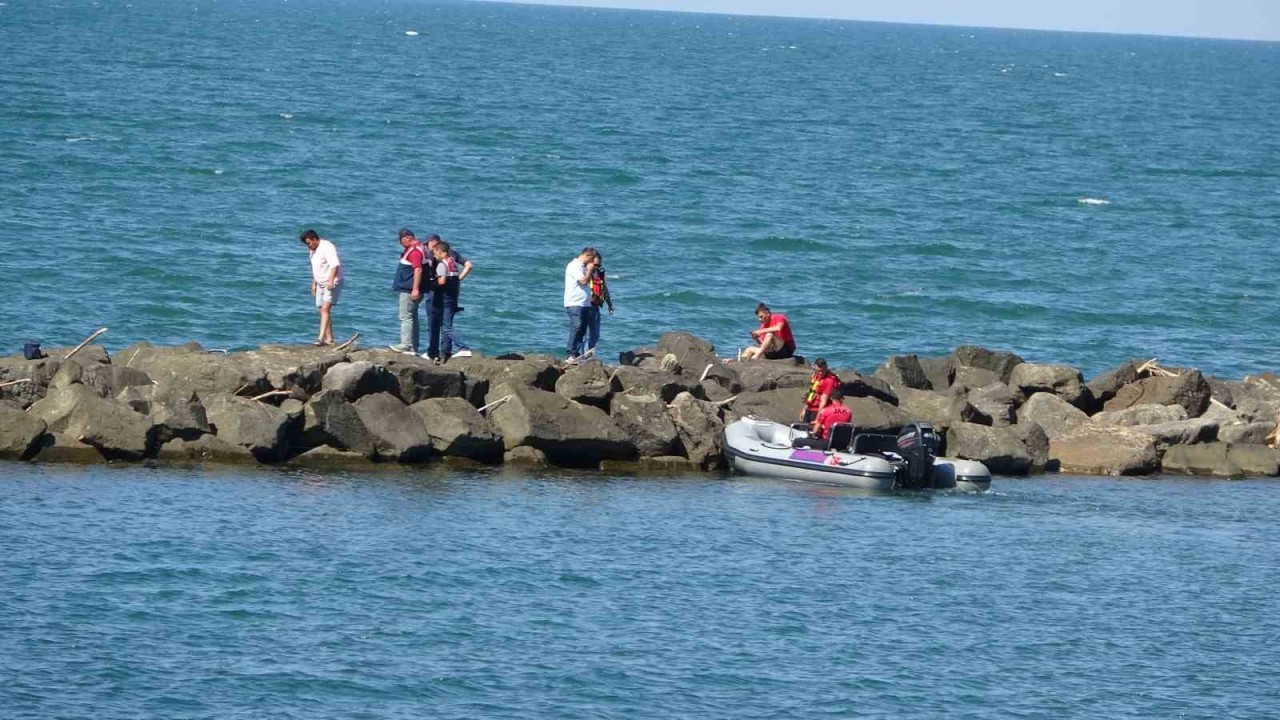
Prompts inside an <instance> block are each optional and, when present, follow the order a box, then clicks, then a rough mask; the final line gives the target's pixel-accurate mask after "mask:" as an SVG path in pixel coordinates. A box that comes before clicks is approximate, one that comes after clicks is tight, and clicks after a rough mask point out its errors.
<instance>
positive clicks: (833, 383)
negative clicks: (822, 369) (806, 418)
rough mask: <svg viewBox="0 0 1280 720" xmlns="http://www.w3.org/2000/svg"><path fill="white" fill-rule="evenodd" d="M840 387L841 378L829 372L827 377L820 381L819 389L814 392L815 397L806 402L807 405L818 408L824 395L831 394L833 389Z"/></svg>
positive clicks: (812, 408) (811, 408) (813, 408)
mask: <svg viewBox="0 0 1280 720" xmlns="http://www.w3.org/2000/svg"><path fill="white" fill-rule="evenodd" d="M838 387H840V378H837V377H836V376H835V375H833V374H831V373H827V376H826V377H824V378H822V379H821V380H819V381H818V390H817V392H815V393H814V394H813V399H812V400H810V401H809V402H808V403H806V404H805V407H807V408H809V409H810V410H817V409H818V404H819V403H821V402H822V396H823V395H827V396H830V395H831V391H832V390H835V389H836V388H838Z"/></svg>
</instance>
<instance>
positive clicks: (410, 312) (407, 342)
mask: <svg viewBox="0 0 1280 720" xmlns="http://www.w3.org/2000/svg"><path fill="white" fill-rule="evenodd" d="M421 304H422V295H418V299H417V300H414V299H413V298H412V297H411V296H410V294H409V293H407V292H402V293H400V347H402V348H409V349H410V350H412V351H414V352H418V341H419V339H420V338H421V337H422V336H421V333H420V332H419V329H418V306H419V305H421Z"/></svg>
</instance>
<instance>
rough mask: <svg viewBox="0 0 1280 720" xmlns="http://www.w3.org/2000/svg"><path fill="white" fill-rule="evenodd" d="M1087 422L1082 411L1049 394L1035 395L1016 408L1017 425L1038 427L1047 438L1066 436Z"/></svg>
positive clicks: (1087, 417)
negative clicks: (1027, 424) (1031, 424)
mask: <svg viewBox="0 0 1280 720" xmlns="http://www.w3.org/2000/svg"><path fill="white" fill-rule="evenodd" d="M1019 367H1021V366H1019ZM1087 422H1089V416H1088V415H1085V414H1084V411H1083V410H1081V409H1080V408H1078V407H1076V406H1074V405H1072V404H1071V403H1069V402H1067V401H1066V400H1064V399H1062V398H1061V397H1059V396H1057V395H1055V394H1053V393H1051V392H1038V393H1035V394H1034V395H1032V396H1031V397H1029V398H1027V401H1026V402H1025V403H1023V404H1022V407H1020V408H1018V424H1019V425H1023V424H1026V423H1033V424H1035V425H1038V426H1039V427H1040V429H1041V430H1042V431H1043V432H1044V434H1045V437H1048V438H1055V437H1061V436H1063V435H1066V434H1067V433H1069V432H1071V431H1072V430H1074V429H1076V428H1077V427H1080V426H1081V425H1083V424H1085V423H1087Z"/></svg>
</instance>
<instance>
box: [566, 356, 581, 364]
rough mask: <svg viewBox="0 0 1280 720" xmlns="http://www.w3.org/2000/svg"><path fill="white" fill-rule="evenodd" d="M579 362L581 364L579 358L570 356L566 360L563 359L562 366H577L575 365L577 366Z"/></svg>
mask: <svg viewBox="0 0 1280 720" xmlns="http://www.w3.org/2000/svg"><path fill="white" fill-rule="evenodd" d="M580 362H582V359H581V358H577V357H574V356H572V355H570V356H569V357H567V358H565V359H564V364H565V365H577V364H578V363H580Z"/></svg>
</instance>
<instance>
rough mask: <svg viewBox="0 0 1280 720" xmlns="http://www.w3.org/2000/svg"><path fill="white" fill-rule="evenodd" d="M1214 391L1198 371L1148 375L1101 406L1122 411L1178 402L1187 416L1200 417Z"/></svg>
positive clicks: (1122, 389)
mask: <svg viewBox="0 0 1280 720" xmlns="http://www.w3.org/2000/svg"><path fill="white" fill-rule="evenodd" d="M1212 394H1213V390H1212V389H1211V388H1210V387H1209V383H1207V382H1205V379H1204V376H1203V375H1201V374H1200V371H1199V370H1190V371H1188V372H1185V373H1183V374H1181V375H1178V376H1175V377H1147V378H1142V379H1141V380H1139V381H1137V382H1135V383H1130V384H1128V385H1125V386H1124V387H1122V388H1120V390H1119V391H1117V392H1116V395H1115V397H1113V398H1111V400H1109V401H1108V402H1107V403H1106V404H1105V405H1104V406H1103V409H1104V410H1123V409H1125V408H1128V407H1133V406H1135V405H1181V406H1182V407H1183V408H1185V409H1186V411H1187V415H1188V416H1190V417H1199V416H1200V415H1201V414H1203V413H1204V411H1205V409H1206V408H1208V407H1209V398H1210V396H1211V395H1212Z"/></svg>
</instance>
